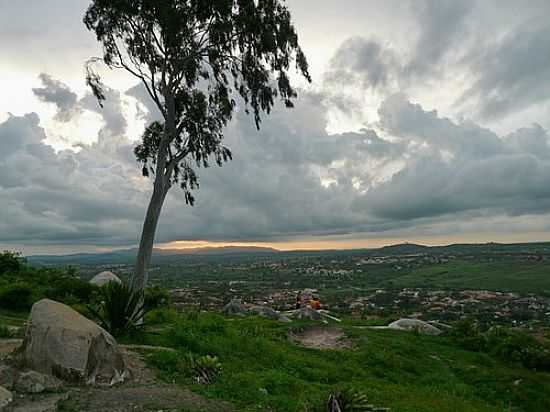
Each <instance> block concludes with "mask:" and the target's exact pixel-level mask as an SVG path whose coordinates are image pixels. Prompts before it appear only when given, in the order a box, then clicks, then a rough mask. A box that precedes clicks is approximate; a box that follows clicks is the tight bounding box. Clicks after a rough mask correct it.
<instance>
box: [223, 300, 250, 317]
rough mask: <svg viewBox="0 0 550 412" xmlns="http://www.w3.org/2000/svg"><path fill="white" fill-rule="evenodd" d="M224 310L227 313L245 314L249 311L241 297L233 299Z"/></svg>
mask: <svg viewBox="0 0 550 412" xmlns="http://www.w3.org/2000/svg"><path fill="white" fill-rule="evenodd" d="M222 312H223V313H225V314H226V315H239V316H244V315H246V313H247V312H248V311H247V309H246V307H245V306H244V305H243V304H242V302H241V300H240V299H231V301H230V302H229V303H228V304H227V305H225V306H224V307H223V309H222Z"/></svg>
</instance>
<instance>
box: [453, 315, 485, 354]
mask: <svg viewBox="0 0 550 412" xmlns="http://www.w3.org/2000/svg"><path fill="white" fill-rule="evenodd" d="M449 335H450V336H451V337H452V338H453V339H454V340H455V342H457V343H458V344H459V345H460V346H462V347H463V348H465V349H468V350H473V351H486V350H487V339H486V337H485V336H484V335H483V333H481V330H480V327H479V324H478V323H477V322H475V321H473V320H472V319H464V320H460V321H458V322H456V323H455V324H454V325H453V328H452V329H451V331H450V332H449Z"/></svg>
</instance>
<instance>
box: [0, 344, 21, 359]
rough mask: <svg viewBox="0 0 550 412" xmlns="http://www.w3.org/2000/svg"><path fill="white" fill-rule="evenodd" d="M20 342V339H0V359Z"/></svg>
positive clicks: (6, 355) (7, 354)
mask: <svg viewBox="0 0 550 412" xmlns="http://www.w3.org/2000/svg"><path fill="white" fill-rule="evenodd" d="M22 342H23V340H22V339H0V360H1V359H4V358H6V357H8V356H9V355H10V354H11V353H12V352H13V351H14V350H15V349H17V348H18V347H19V346H21V343H22Z"/></svg>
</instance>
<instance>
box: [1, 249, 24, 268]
mask: <svg viewBox="0 0 550 412" xmlns="http://www.w3.org/2000/svg"><path fill="white" fill-rule="evenodd" d="M22 261H23V259H22V258H21V254H20V253H18V252H10V251H9V250H5V251H4V252H3V253H0V273H7V272H9V273H16V272H19V270H20V269H21V265H22Z"/></svg>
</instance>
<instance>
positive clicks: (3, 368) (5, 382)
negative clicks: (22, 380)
mask: <svg viewBox="0 0 550 412" xmlns="http://www.w3.org/2000/svg"><path fill="white" fill-rule="evenodd" d="M15 376H16V370H15V369H14V368H13V367H11V366H9V365H0V386H3V387H4V388H6V389H10V390H11V389H12V388H13V383H14V382H15Z"/></svg>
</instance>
